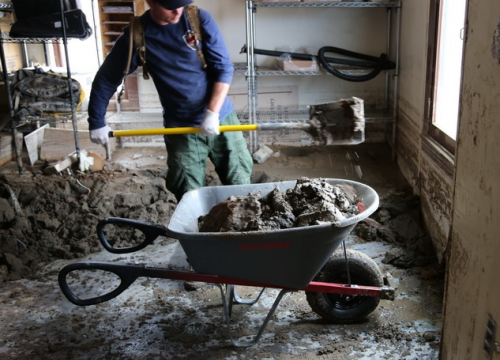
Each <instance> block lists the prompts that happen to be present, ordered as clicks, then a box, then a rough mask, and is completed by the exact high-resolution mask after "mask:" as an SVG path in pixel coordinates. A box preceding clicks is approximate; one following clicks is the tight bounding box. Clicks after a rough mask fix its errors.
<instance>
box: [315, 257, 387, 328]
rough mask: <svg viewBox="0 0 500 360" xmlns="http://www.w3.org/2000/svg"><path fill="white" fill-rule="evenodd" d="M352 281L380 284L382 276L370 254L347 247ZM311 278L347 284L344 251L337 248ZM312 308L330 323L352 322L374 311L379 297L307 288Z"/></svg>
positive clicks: (370, 284) (367, 284) (368, 284)
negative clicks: (309, 289)
mask: <svg viewBox="0 0 500 360" xmlns="http://www.w3.org/2000/svg"><path fill="white" fill-rule="evenodd" d="M347 258H348V260H349V274H350V276H351V283H352V284H355V285H365V286H376V287H382V286H383V284H384V279H383V276H382V272H381V271H380V268H379V267H378V265H377V264H376V263H375V261H373V260H372V259H371V258H370V257H369V256H367V255H365V254H363V253H361V252H359V251H356V250H347ZM313 281H319V282H328V283H339V284H347V283H348V278H347V271H346V263H345V257H344V250H342V249H340V250H337V251H336V252H335V253H333V255H332V256H331V257H330V259H328V261H327V263H326V264H325V265H324V266H323V268H322V269H321V271H320V272H319V273H318V275H316V277H315V278H314V280H313ZM306 298H307V302H308V303H309V306H311V309H312V310H313V311H314V312H315V313H316V314H318V315H319V316H321V317H322V318H323V319H325V320H327V321H328V322H331V323H333V324H351V323H356V322H360V321H362V320H364V319H365V318H366V317H367V316H368V315H369V314H370V313H371V312H372V311H373V310H375V309H376V308H377V306H378V304H379V302H380V299H379V298H377V297H372V296H359V295H354V296H353V295H339V294H328V293H321V292H310V291H306Z"/></svg>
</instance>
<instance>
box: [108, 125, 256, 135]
mask: <svg viewBox="0 0 500 360" xmlns="http://www.w3.org/2000/svg"><path fill="white" fill-rule="evenodd" d="M258 129H259V125H258V124H249V125H223V126H219V131H220V132H225V131H255V130H258ZM199 132H200V128H198V127H177V128H161V129H138V130H115V131H110V132H109V137H121V136H147V135H179V134H195V133H199Z"/></svg>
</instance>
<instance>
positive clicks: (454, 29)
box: [426, 0, 467, 153]
mask: <svg viewBox="0 0 500 360" xmlns="http://www.w3.org/2000/svg"><path fill="white" fill-rule="evenodd" d="M466 8H467V0H431V11H430V16H431V18H430V22H429V24H430V29H429V48H428V50H429V51H428V54H429V59H428V67H427V68H428V74H427V92H426V99H427V104H426V125H427V131H428V134H429V135H430V136H431V137H432V138H434V139H435V140H437V141H438V142H439V143H440V144H442V145H443V146H444V147H445V148H446V149H448V150H449V151H450V152H451V153H454V152H455V143H456V136H457V129H458V116H459V106H460V90H461V80H462V60H463V48H464V42H465V33H466V31H465V24H466Z"/></svg>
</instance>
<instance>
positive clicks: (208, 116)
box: [200, 110, 220, 136]
mask: <svg viewBox="0 0 500 360" xmlns="http://www.w3.org/2000/svg"><path fill="white" fill-rule="evenodd" d="M200 130H201V134H202V135H204V136H210V135H219V134H220V131H219V114H218V113H215V112H213V111H210V110H207V112H206V113H205V117H204V118H203V121H202V122H201V125H200Z"/></svg>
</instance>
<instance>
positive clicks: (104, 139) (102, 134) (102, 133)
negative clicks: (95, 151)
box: [90, 125, 111, 145]
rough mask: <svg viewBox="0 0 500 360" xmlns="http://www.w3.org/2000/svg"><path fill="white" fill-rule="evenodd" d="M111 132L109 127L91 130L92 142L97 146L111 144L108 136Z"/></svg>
mask: <svg viewBox="0 0 500 360" xmlns="http://www.w3.org/2000/svg"><path fill="white" fill-rule="evenodd" d="M110 131H111V128H110V127H109V126H108V125H106V126H104V127H102V128H99V129H95V130H90V140H91V141H92V142H93V143H96V144H101V145H106V144H107V143H109V135H108V134H109V132H110Z"/></svg>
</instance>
